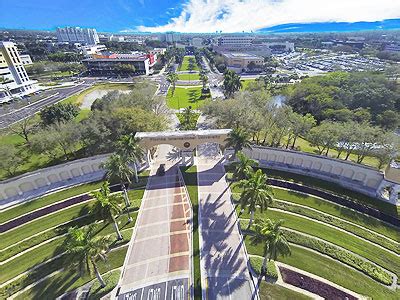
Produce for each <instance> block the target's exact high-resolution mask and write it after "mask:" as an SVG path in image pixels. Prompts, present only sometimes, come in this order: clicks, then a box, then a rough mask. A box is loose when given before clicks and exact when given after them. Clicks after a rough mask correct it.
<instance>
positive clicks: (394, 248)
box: [227, 158, 400, 299]
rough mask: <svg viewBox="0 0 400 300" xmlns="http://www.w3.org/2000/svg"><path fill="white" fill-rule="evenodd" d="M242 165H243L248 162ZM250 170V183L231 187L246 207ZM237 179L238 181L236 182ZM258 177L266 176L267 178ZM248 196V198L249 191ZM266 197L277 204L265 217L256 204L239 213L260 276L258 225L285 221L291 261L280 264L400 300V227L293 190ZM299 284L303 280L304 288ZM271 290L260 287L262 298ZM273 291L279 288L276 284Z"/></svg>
mask: <svg viewBox="0 0 400 300" xmlns="http://www.w3.org/2000/svg"><path fill="white" fill-rule="evenodd" d="M239 161H242V158H240V160H239ZM250 163H251V161H250V162H247V164H250ZM239 164H240V162H239ZM242 166H243V165H242ZM250 169H251V167H250ZM250 169H248V168H247V171H246V172H248V173H247V174H248V175H243V174H244V173H243V171H242V173H241V174H242V176H245V177H242V178H244V180H243V181H242V184H241V183H240V181H239V182H233V183H232V185H231V189H232V193H233V194H232V195H233V201H234V202H236V203H238V204H240V203H242V202H241V201H242V199H244V198H242V197H245V196H244V195H245V194H243V192H244V187H245V186H246V187H247V185H246V183H245V182H247V181H250V180H252V178H253V175H251V172H250ZM227 170H228V178H238V176H237V174H240V173H237V172H236V173H233V171H235V169H233V168H231V167H230V168H228V169H227ZM236 170H238V169H236ZM242 170H245V168H243V169H242ZM263 171H264V172H265V173H267V174H268V175H270V176H273V177H275V178H279V179H285V180H288V181H292V182H302V183H303V184H306V185H307V186H310V187H315V188H319V189H321V188H324V190H325V191H328V192H335V194H337V195H343V194H342V193H344V197H346V199H348V200H349V201H355V203H363V204H364V205H370V206H371V207H374V208H376V209H382V210H383V211H385V212H393V208H394V210H395V207H394V206H393V205H392V206H393V208H392V209H389V208H388V207H387V205H377V203H379V200H378V199H375V203H372V201H371V200H370V199H369V198H368V197H366V196H363V195H361V194H358V193H354V192H351V191H346V190H344V189H342V188H339V187H335V185H334V184H331V183H328V182H324V181H322V180H318V179H313V178H311V177H303V176H299V175H295V174H291V173H287V172H282V171H272V170H263ZM257 173H258V172H257ZM234 174H236V175H235V176H236V177H232V176H233V175H234ZM254 176H255V175H254ZM257 176H258V177H260V176H262V173H261V174H258V175H257ZM239 177H240V176H239ZM246 178H248V180H247V179H246ZM260 178H263V177H260ZM239 179H240V178H239ZM265 179H266V177H265V178H264V182H266V181H265ZM254 180H255V179H254ZM252 182H256V181H252ZM259 186H260V187H259V191H261V189H264V188H265V187H262V185H261V183H259ZM266 186H268V185H266ZM249 187H250V186H249ZM246 191H247V192H248V190H246ZM260 193H273V199H274V200H272V201H270V202H269V203H268V204H262V203H261V202H260V205H266V207H267V208H266V209H265V208H264V211H263V212H261V210H260V207H259V206H258V205H256V206H252V204H251V202H247V203H250V204H249V205H250V206H247V205H246V206H245V207H241V205H239V206H238V207H237V213H238V215H239V218H240V224H241V227H242V229H243V230H244V232H245V234H246V238H245V243H246V248H247V251H248V252H249V254H250V255H251V263H252V266H253V269H254V271H257V272H259V270H260V268H261V264H262V261H263V257H264V255H265V248H264V245H265V244H264V242H262V241H261V240H257V239H255V238H253V237H255V235H256V234H258V233H257V232H258V231H257V230H258V229H257V228H259V227H257V226H259V225H258V224H259V223H260V222H261V220H264V222H268V220H271V221H272V222H278V221H279V220H283V223H282V225H281V226H282V227H281V233H282V234H283V235H284V237H285V238H286V240H287V242H288V243H289V245H290V249H291V255H285V256H279V255H278V258H277V261H280V262H283V263H285V264H288V265H290V266H293V267H296V268H298V269H300V270H304V271H306V272H309V273H312V274H315V275H317V276H319V277H322V278H325V279H327V280H329V281H331V282H333V283H335V284H337V285H339V286H342V287H344V288H347V289H349V290H351V291H354V292H356V293H359V294H360V295H365V296H369V297H372V298H373V299H398V298H399V297H400V290H399V289H396V286H397V284H398V283H399V279H398V276H399V275H400V271H399V270H400V257H399V254H400V235H399V230H400V228H399V227H396V226H393V225H390V224H388V223H386V222H384V221H382V220H380V219H377V218H375V217H372V216H370V215H366V214H364V213H362V212H358V211H356V210H354V209H351V208H347V207H345V206H342V205H339V204H336V203H334V202H332V201H329V200H327V199H324V198H323V197H315V196H312V195H308V194H304V193H300V192H297V191H295V190H291V189H290V188H289V189H287V188H280V187H278V186H271V187H270V191H269V192H260ZM254 195H256V194H254ZM263 195H264V194H263ZM260 199H261V198H260ZM259 201H261V200H259ZM380 203H382V202H380ZM250 207H253V208H252V209H251V208H250ZM242 208H243V211H242ZM252 211H254V213H252ZM254 219H255V220H256V221H254V222H253V223H252V225H251V226H250V227H249V221H250V220H254ZM273 263H274V262H273V260H272V261H269V262H268V267H267V276H268V277H269V278H270V279H271V280H274V278H275V280H276V278H277V275H276V272H277V268H276V267H275V266H274V265H273ZM283 271H284V272H285V273H284V274H283V273H282V272H283ZM280 272H281V274H282V277H283V280H284V281H286V282H288V283H290V284H293V285H297V286H299V287H301V288H304V289H306V290H309V291H310V292H314V293H317V294H318V293H320V295H324V293H326V292H327V291H328V290H329V289H330V291H329V293H330V294H332V293H336V294H338V295H339V294H340V293H342V291H339V290H335V289H334V288H333V287H332V288H330V287H329V285H328V286H327V285H326V284H324V283H322V282H321V281H318V280H315V279H313V278H309V277H306V276H303V277H301V276H302V275H298V274H297V273H296V272H292V271H290V270H285V269H284V268H282V269H281V270H280ZM299 278H303V279H302V281H301V283H300V281H299V280H300V279H299ZM306 279H307V280H306ZM265 285H266V283H263V284H262V285H261V287H260V295H261V296H262V297H263V295H266V293H265V291H263V289H265ZM268 285H271V284H268ZM272 286H275V285H274V284H272ZM325 296H326V294H325ZM351 297H352V296H351ZM351 297H350V298H351Z"/></svg>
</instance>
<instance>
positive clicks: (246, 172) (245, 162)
mask: <svg viewBox="0 0 400 300" xmlns="http://www.w3.org/2000/svg"><path fill="white" fill-rule="evenodd" d="M237 158H238V160H237V161H235V162H233V163H232V166H233V167H234V168H235V169H234V171H233V175H232V180H235V181H239V180H243V179H248V178H249V177H250V176H251V174H252V173H253V167H256V166H257V165H258V162H257V161H255V160H253V159H251V158H248V157H247V156H246V155H244V154H243V153H242V152H238V153H237Z"/></svg>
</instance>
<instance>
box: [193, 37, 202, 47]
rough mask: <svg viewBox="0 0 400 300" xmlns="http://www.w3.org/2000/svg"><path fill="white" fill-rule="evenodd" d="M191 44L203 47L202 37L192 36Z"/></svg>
mask: <svg viewBox="0 0 400 300" xmlns="http://www.w3.org/2000/svg"><path fill="white" fill-rule="evenodd" d="M191 44H192V46H193V47H196V48H201V47H203V39H202V38H200V37H195V38H192V41H191Z"/></svg>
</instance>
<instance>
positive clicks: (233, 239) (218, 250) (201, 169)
mask: <svg viewBox="0 0 400 300" xmlns="http://www.w3.org/2000/svg"><path fill="white" fill-rule="evenodd" d="M202 148H203V149H200V150H199V157H198V160H197V171H198V184H199V216H200V235H201V236H200V249H201V251H200V253H201V263H200V267H201V272H202V285H203V290H204V289H206V299H212V300H215V299H232V300H233V299H246V300H247V299H254V298H253V296H254V295H253V293H254V283H253V281H252V279H251V276H250V273H249V269H248V257H247V254H246V250H245V245H244V243H243V240H242V236H241V233H240V231H239V225H238V222H237V216H236V213H235V209H234V206H233V205H232V202H231V196H230V195H231V194H230V190H229V188H228V185H227V183H226V180H225V169H224V166H223V164H222V163H221V158H222V157H221V156H220V155H218V154H217V151H218V150H217V149H216V148H214V149H212V148H211V149H210V147H207V146H204V147H202ZM206 148H208V149H206Z"/></svg>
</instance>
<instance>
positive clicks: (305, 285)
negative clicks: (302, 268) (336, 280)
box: [279, 267, 357, 300]
mask: <svg viewBox="0 0 400 300" xmlns="http://www.w3.org/2000/svg"><path fill="white" fill-rule="evenodd" d="M279 271H280V272H281V275H282V280H283V281H284V282H285V283H288V284H291V285H294V286H296V287H298V288H301V289H303V290H306V291H309V292H311V293H314V294H317V295H319V296H321V297H323V298H325V299H327V300H330V299H332V300H333V299H335V300H336V299H348V300H356V299H357V298H356V297H354V296H352V295H350V294H348V293H346V292H344V291H342V290H339V289H337V288H335V287H333V286H331V285H329V284H327V283H325V282H322V281H319V280H317V279H314V278H311V277H309V276H306V275H303V274H300V273H297V272H295V271H293V270H289V269H287V268H284V267H279Z"/></svg>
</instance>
